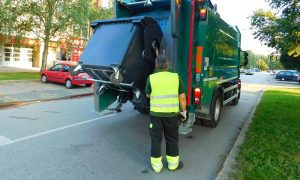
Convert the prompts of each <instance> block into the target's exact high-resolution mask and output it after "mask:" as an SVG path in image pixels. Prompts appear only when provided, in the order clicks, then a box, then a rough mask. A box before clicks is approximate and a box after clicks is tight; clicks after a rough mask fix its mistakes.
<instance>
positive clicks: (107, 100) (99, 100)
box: [94, 91, 118, 113]
mask: <svg viewBox="0 0 300 180" xmlns="http://www.w3.org/2000/svg"><path fill="white" fill-rule="evenodd" d="M117 97H118V93H117V92H115V91H104V92H103V93H101V94H97V93H94V104H95V110H96V111H97V112H99V113H100V112H102V111H104V110H106V109H107V107H108V106H110V105H111V104H112V103H114V102H115V101H116V100H117Z"/></svg>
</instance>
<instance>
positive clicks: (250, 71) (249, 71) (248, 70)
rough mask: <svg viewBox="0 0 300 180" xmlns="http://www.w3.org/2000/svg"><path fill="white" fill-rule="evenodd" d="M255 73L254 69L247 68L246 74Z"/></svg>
mask: <svg viewBox="0 0 300 180" xmlns="http://www.w3.org/2000/svg"><path fill="white" fill-rule="evenodd" d="M253 74H254V72H253V69H247V71H246V75H253Z"/></svg>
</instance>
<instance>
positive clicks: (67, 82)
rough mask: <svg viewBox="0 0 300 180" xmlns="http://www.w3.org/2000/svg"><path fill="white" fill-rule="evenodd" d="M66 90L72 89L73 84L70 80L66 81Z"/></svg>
mask: <svg viewBox="0 0 300 180" xmlns="http://www.w3.org/2000/svg"><path fill="white" fill-rule="evenodd" d="M66 88H68V89H71V88H73V84H72V81H71V80H70V79H67V80H66Z"/></svg>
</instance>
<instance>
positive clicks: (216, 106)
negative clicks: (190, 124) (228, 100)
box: [201, 91, 222, 128]
mask: <svg viewBox="0 0 300 180" xmlns="http://www.w3.org/2000/svg"><path fill="white" fill-rule="evenodd" d="M221 111H222V99H221V92H220V91H217V92H216V93H215V95H214V97H213V100H212V104H211V106H210V120H205V119H202V121H201V124H202V125H203V126H208V127H211V128H215V127H217V125H218V123H219V121H220V116H221Z"/></svg>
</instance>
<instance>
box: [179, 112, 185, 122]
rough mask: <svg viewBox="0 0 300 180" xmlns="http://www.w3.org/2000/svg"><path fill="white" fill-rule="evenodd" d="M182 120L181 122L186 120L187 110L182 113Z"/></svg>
mask: <svg viewBox="0 0 300 180" xmlns="http://www.w3.org/2000/svg"><path fill="white" fill-rule="evenodd" d="M180 119H181V121H185V120H186V110H185V111H180Z"/></svg>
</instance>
